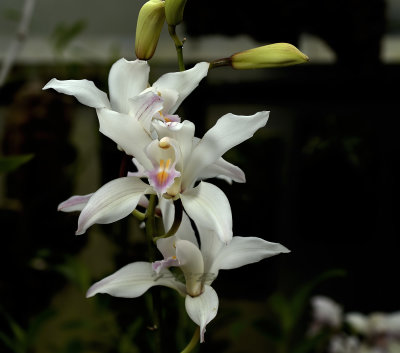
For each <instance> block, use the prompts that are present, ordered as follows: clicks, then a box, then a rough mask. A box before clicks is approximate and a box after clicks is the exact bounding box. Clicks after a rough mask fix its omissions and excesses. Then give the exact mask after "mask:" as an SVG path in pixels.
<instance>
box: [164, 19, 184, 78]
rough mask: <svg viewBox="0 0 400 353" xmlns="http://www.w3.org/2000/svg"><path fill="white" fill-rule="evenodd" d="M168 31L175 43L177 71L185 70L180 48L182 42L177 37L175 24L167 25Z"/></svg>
mask: <svg viewBox="0 0 400 353" xmlns="http://www.w3.org/2000/svg"><path fill="white" fill-rule="evenodd" d="M168 32H169V35H170V36H171V38H172V40H173V41H174V43H175V49H176V54H177V55H178V66H179V71H185V64H184V62H183V50H182V48H183V42H182V41H181V40H180V39H179V37H178V35H177V34H176V26H172V25H169V26H168Z"/></svg>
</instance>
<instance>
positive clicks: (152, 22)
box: [135, 0, 165, 60]
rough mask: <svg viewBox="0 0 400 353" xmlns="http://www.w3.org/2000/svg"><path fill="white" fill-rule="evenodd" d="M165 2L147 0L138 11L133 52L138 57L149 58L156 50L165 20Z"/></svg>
mask: <svg viewBox="0 0 400 353" xmlns="http://www.w3.org/2000/svg"><path fill="white" fill-rule="evenodd" d="M164 7H165V3H164V1H162V0H149V1H147V2H146V3H145V4H144V5H143V6H142V8H141V9H140V11H139V16H138V21H137V25H136V40H135V53H136V56H137V58H138V59H141V60H149V59H151V57H152V56H153V54H154V52H155V51H156V47H157V43H158V39H159V38H160V33H161V30H162V26H163V24H164V21H165V11H164Z"/></svg>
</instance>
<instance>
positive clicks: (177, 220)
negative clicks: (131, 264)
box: [153, 199, 183, 243]
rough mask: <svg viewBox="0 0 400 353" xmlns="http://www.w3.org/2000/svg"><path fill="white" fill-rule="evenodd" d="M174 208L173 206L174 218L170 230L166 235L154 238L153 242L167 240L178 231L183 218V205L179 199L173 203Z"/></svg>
mask: <svg viewBox="0 0 400 353" xmlns="http://www.w3.org/2000/svg"><path fill="white" fill-rule="evenodd" d="M174 206H175V217H174V223H172V226H171V228H170V229H169V230H168V232H167V233H165V234H163V235H160V236H159V237H154V238H153V242H154V243H157V240H158V239H162V238H168V237H170V236H172V235H174V234H175V233H176V232H177V231H178V229H179V226H180V225H181V223H182V217H183V205H182V201H181V199H177V200H175V201H174Z"/></svg>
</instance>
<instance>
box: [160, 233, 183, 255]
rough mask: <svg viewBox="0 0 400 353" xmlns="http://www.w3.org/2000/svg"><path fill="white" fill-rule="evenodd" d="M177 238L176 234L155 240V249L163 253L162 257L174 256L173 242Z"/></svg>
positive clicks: (174, 247)
mask: <svg viewBox="0 0 400 353" xmlns="http://www.w3.org/2000/svg"><path fill="white" fill-rule="evenodd" d="M177 240H178V238H177V236H176V235H173V236H171V237H168V238H161V239H158V240H157V249H158V250H159V251H160V253H161V254H162V255H163V257H164V259H167V258H169V257H174V256H175V257H176V246H175V243H176V241H177Z"/></svg>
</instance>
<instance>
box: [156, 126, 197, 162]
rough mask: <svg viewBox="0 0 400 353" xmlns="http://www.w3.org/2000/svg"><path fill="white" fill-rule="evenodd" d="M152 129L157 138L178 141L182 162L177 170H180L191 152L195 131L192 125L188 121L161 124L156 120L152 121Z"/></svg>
mask: <svg viewBox="0 0 400 353" xmlns="http://www.w3.org/2000/svg"><path fill="white" fill-rule="evenodd" d="M153 127H154V129H155V130H156V131H157V134H158V136H159V138H162V137H170V138H172V139H174V140H176V141H178V145H179V148H180V150H181V154H182V161H181V163H180V164H178V169H182V167H181V166H184V165H186V163H187V160H188V158H189V157H190V154H191V152H192V147H193V139H194V130H195V126H194V124H193V123H192V122H191V121H189V120H184V121H183V122H182V123H176V122H172V123H163V122H161V121H158V120H157V121H154V123H153Z"/></svg>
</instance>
